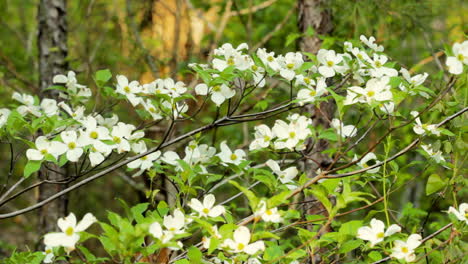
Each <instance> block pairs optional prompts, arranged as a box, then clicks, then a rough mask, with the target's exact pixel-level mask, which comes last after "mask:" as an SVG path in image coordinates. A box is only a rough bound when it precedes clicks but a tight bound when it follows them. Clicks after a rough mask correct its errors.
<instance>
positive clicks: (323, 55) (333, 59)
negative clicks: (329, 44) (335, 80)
mask: <svg viewBox="0 0 468 264" xmlns="http://www.w3.org/2000/svg"><path fill="white" fill-rule="evenodd" d="M317 60H318V62H320V64H321V66H320V67H318V72H319V73H320V74H321V75H322V76H323V77H325V78H329V77H333V76H335V74H336V73H343V72H344V70H345V67H344V66H343V65H339V64H340V63H341V62H342V61H343V56H342V55H341V54H336V53H335V51H334V50H326V49H321V50H319V51H318V53H317Z"/></svg>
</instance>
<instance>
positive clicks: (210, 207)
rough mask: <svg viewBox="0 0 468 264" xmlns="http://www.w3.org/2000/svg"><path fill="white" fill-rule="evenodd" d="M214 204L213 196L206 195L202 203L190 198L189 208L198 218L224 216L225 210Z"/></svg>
mask: <svg viewBox="0 0 468 264" xmlns="http://www.w3.org/2000/svg"><path fill="white" fill-rule="evenodd" d="M215 202H216V199H215V196H214V195H213V194H208V195H206V196H205V198H203V203H202V202H200V201H199V200H198V199H195V198H192V199H191V200H190V203H189V206H190V208H192V209H193V210H195V211H196V212H197V213H198V214H199V215H200V217H218V216H220V215H222V214H224V212H225V209H224V207H223V206H222V205H216V206H215V205H214V204H215Z"/></svg>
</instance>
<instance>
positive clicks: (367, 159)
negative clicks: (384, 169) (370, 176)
mask: <svg viewBox="0 0 468 264" xmlns="http://www.w3.org/2000/svg"><path fill="white" fill-rule="evenodd" d="M356 159H357V158H356V156H355V157H354V159H353V160H356ZM378 163H380V161H379V160H378V159H377V156H376V155H375V154H374V153H372V152H369V153H367V154H366V155H365V156H364V157H363V158H362V159H361V160H360V161H359V162H358V163H357V165H358V166H359V167H361V168H363V169H365V168H368V167H370V166H373V165H375V164H378ZM379 170H380V167H376V168H373V169H370V170H367V171H366V172H367V173H377V172H378V171H379Z"/></svg>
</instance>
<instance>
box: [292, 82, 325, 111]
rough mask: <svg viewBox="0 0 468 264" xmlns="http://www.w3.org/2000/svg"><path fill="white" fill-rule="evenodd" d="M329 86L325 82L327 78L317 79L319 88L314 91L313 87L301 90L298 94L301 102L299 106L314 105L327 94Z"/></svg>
mask: <svg viewBox="0 0 468 264" xmlns="http://www.w3.org/2000/svg"><path fill="white" fill-rule="evenodd" d="M326 88H327V84H326V82H325V78H318V79H317V86H316V88H315V89H314V88H313V87H311V86H310V87H309V88H306V89H301V90H299V92H298V93H297V99H298V100H299V105H304V104H305V103H313V102H315V101H316V100H317V98H319V97H320V96H322V95H323V94H325V93H327V89H326Z"/></svg>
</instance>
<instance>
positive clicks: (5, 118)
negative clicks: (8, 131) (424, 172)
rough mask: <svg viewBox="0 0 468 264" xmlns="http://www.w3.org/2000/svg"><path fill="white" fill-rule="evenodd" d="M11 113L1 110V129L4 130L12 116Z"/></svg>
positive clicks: (8, 110)
mask: <svg viewBox="0 0 468 264" xmlns="http://www.w3.org/2000/svg"><path fill="white" fill-rule="evenodd" d="M10 113H11V111H10V109H7V108H0V128H2V127H3V126H4V125H5V124H6V122H7V121H8V117H9V116H10Z"/></svg>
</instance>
